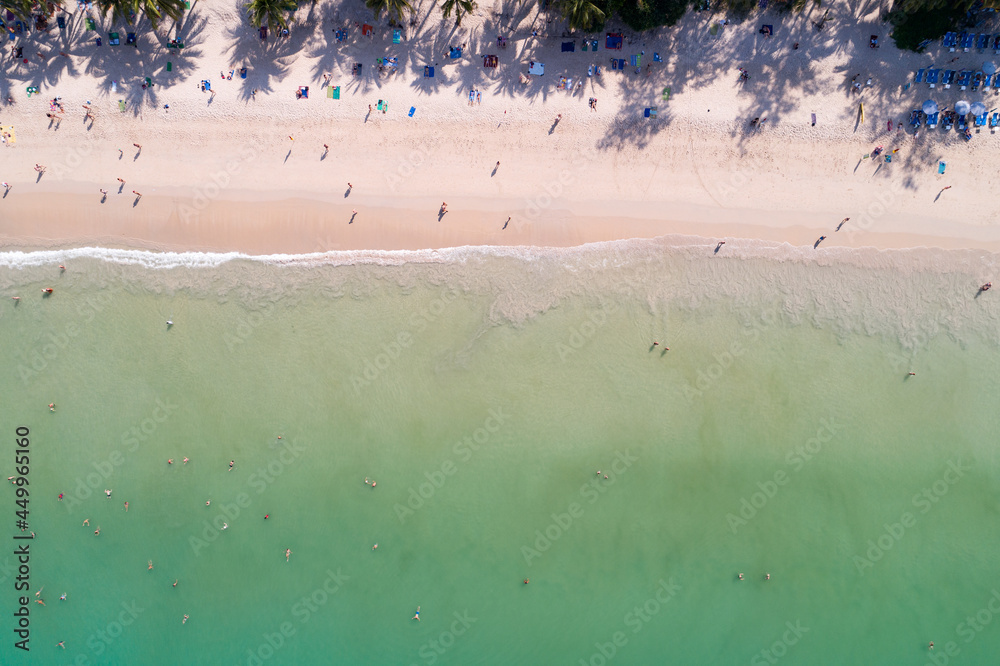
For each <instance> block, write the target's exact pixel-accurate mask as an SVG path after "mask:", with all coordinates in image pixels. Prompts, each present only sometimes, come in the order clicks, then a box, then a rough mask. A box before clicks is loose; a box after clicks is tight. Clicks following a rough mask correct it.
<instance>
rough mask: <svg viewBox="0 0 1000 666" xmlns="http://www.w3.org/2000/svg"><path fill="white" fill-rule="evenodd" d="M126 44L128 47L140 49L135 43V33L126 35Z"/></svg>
mask: <svg viewBox="0 0 1000 666" xmlns="http://www.w3.org/2000/svg"><path fill="white" fill-rule="evenodd" d="M125 44H126V45H127V46H134V47H136V48H139V45H138V44H136V43H135V33H134V32H130V33H128V34H127V35H125Z"/></svg>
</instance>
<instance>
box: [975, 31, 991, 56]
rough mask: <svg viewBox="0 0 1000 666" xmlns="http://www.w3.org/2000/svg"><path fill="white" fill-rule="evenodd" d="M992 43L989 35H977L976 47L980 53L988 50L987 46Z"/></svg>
mask: <svg viewBox="0 0 1000 666" xmlns="http://www.w3.org/2000/svg"><path fill="white" fill-rule="evenodd" d="M989 45H990V36H989V35H979V36H978V37H976V48H977V49H978V50H979V52H980V53H982V52H983V51H985V50H986V47H987V46H989Z"/></svg>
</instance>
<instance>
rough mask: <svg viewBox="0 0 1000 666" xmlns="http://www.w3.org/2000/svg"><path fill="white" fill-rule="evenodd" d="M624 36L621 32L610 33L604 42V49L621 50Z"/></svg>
mask: <svg viewBox="0 0 1000 666" xmlns="http://www.w3.org/2000/svg"><path fill="white" fill-rule="evenodd" d="M622 41H623V38H622V34H621V33H620V32H609V33H607V38H606V39H605V40H604V48H606V49H615V50H619V49H621V47H622Z"/></svg>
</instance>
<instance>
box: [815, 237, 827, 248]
mask: <svg viewBox="0 0 1000 666" xmlns="http://www.w3.org/2000/svg"><path fill="white" fill-rule="evenodd" d="M825 240H826V236H820V237H819V238H817V239H816V242H815V243H813V249H816V248H817V247H819V244H820V243H822V242H823V241H825Z"/></svg>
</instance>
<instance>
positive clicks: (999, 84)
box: [993, 72, 1000, 92]
mask: <svg viewBox="0 0 1000 666" xmlns="http://www.w3.org/2000/svg"><path fill="white" fill-rule="evenodd" d="M993 89H994V90H996V91H997V92H1000V72H997V75H996V76H994V77H993Z"/></svg>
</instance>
